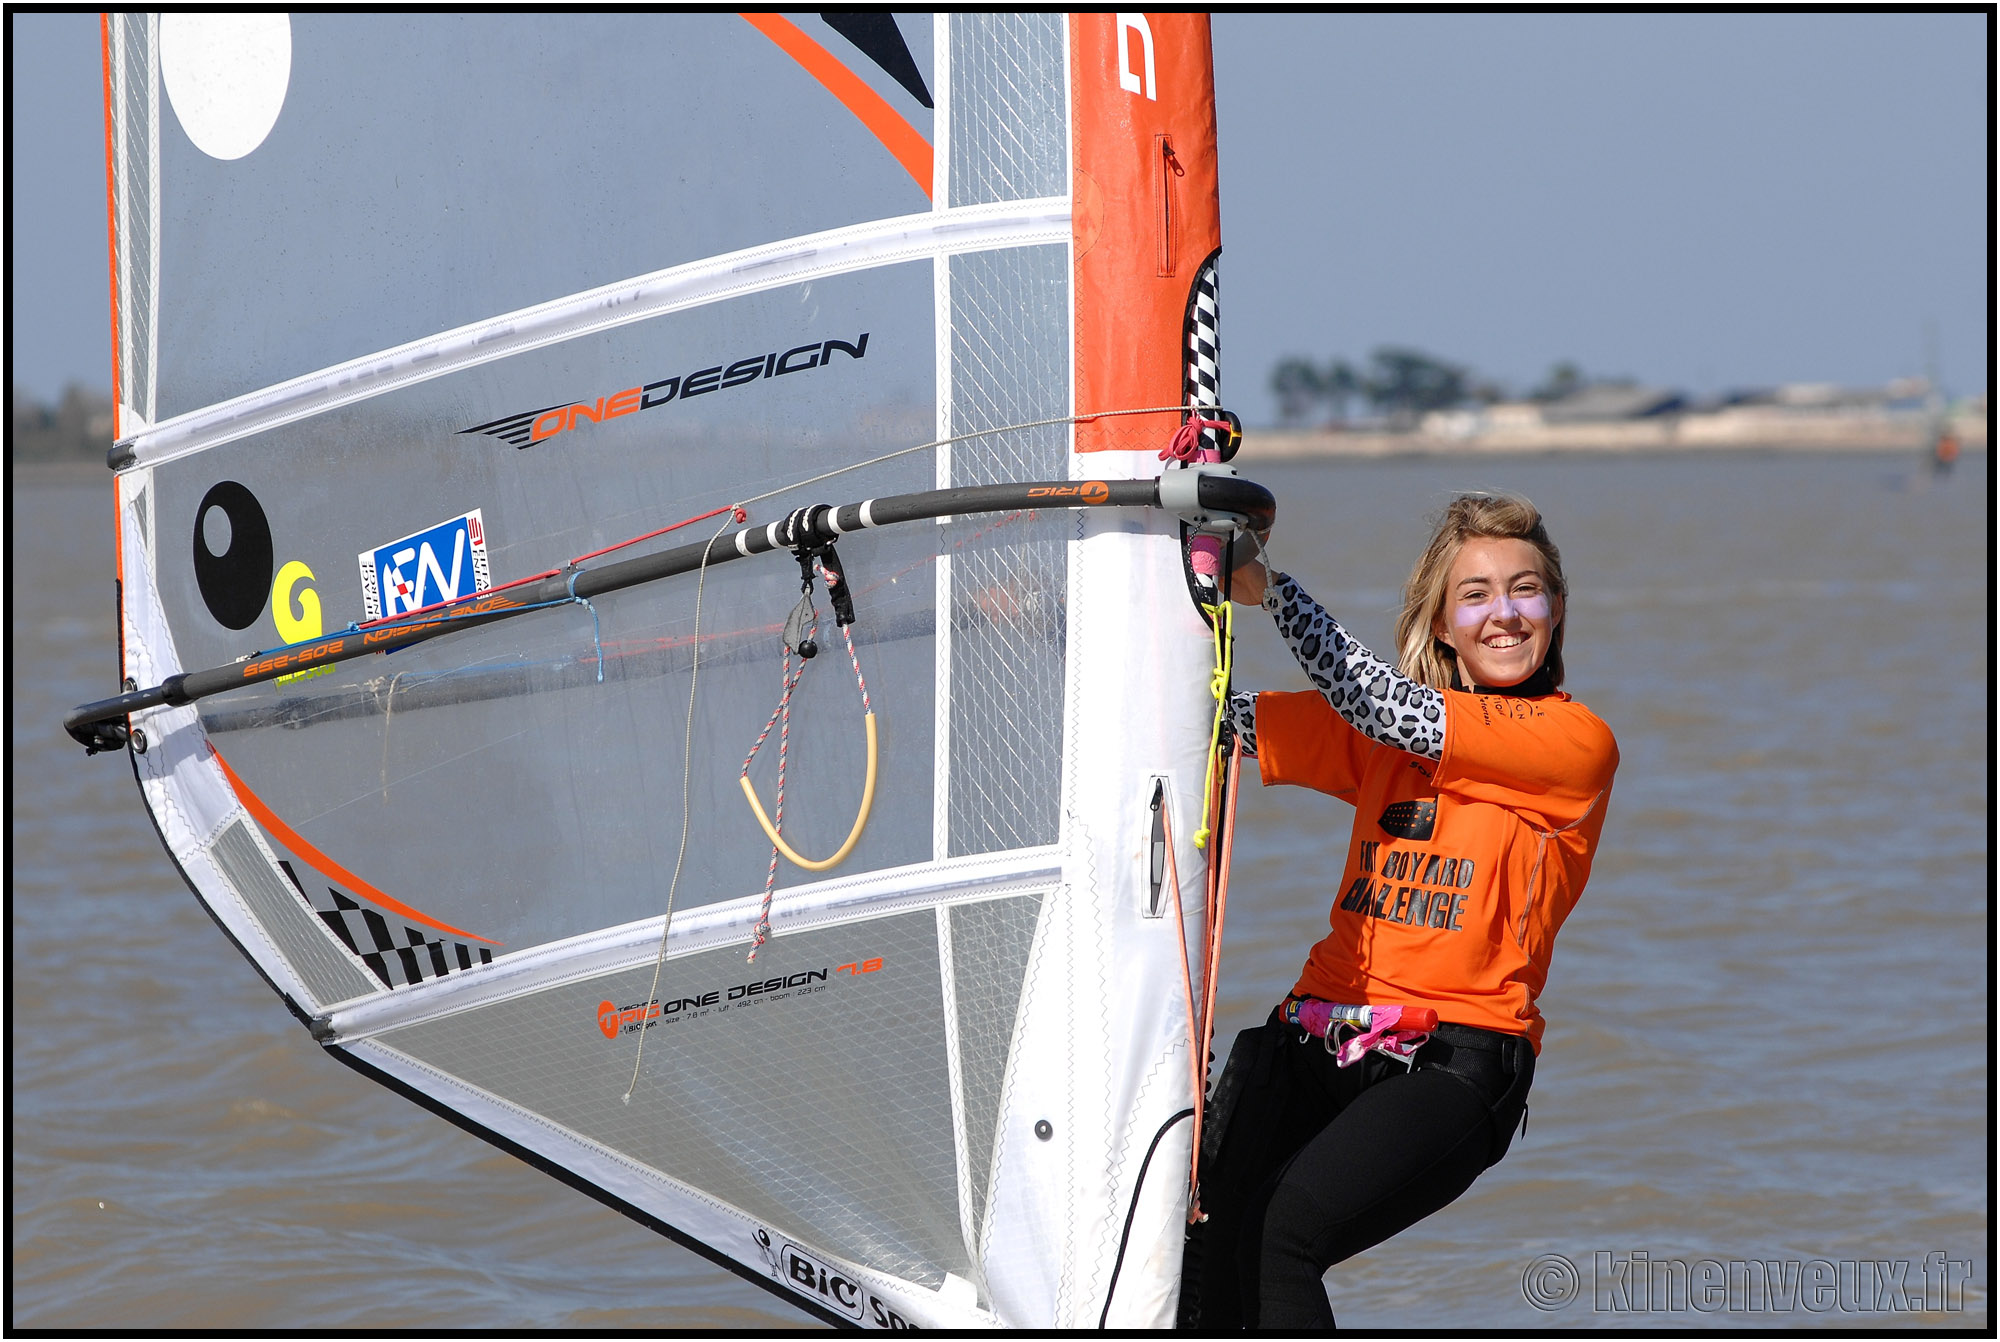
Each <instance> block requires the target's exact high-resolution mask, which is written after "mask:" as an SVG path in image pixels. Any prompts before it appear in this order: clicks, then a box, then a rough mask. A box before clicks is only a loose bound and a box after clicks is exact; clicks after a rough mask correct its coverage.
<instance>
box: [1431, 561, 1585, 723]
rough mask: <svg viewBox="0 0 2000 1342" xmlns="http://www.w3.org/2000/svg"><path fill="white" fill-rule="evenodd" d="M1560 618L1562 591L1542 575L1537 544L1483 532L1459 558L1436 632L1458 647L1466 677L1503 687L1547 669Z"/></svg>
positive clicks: (1461, 671) (1448, 587) (1449, 580)
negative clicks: (1553, 588) (1551, 587)
mask: <svg viewBox="0 0 2000 1342" xmlns="http://www.w3.org/2000/svg"><path fill="white" fill-rule="evenodd" d="M1562 617H1563V610H1562V598H1561V597H1559V596H1557V595H1556V594H1555V593H1554V592H1552V591H1550V590H1549V584H1548V582H1547V580H1546V579H1544V578H1543V577H1542V557H1541V555H1540V554H1538V553H1537V552H1536V550H1535V547H1534V546H1532V545H1530V544H1528V542H1526V541H1522V540H1498V539H1494V538H1492V537H1484V536H1481V537H1475V538H1473V539H1472V540H1469V541H1467V542H1466V543H1465V546H1464V548H1463V549H1461V550H1460V551H1459V552H1458V558H1457V559H1456V560H1455V561H1453V563H1452V566H1451V576H1450V577H1449V578H1448V579H1447V580H1446V584H1445V599H1444V613H1443V614H1442V615H1441V616H1440V617H1439V618H1438V621H1437V623H1436V624H1435V625H1434V626H1433V628H1432V632H1433V633H1435V634H1436V635H1437V636H1438V637H1439V638H1441V639H1443V640H1444V641H1445V642H1446V643H1449V644H1450V645H1451V648H1452V651H1454V652H1456V653H1457V654H1458V666H1459V674H1460V676H1461V677H1462V678H1464V679H1465V680H1466V681H1468V682H1469V683H1471V684H1475V685H1488V686H1491V687H1493V688H1494V689H1505V688H1506V687H1508V686H1510V685H1519V684H1520V683H1521V682H1522V681H1524V680H1526V679H1527V678H1528V677H1529V676H1532V675H1534V674H1535V672H1536V671H1538V670H1540V669H1541V665H1542V661H1543V659H1544V658H1546V657H1547V656H1548V655H1549V643H1550V642H1551V640H1553V639H1554V638H1555V632H1556V626H1557V625H1558V624H1561V623H1562Z"/></svg>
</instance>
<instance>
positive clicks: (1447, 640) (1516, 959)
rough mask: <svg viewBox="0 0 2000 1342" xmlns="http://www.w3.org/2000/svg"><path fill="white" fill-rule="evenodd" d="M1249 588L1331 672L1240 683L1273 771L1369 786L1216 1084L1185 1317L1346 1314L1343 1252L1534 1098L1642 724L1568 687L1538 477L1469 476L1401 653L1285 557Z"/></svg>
mask: <svg viewBox="0 0 2000 1342" xmlns="http://www.w3.org/2000/svg"><path fill="white" fill-rule="evenodd" d="M1231 594H1232V596H1234V598H1235V599H1236V600H1237V601H1239V602H1242V603H1245V604H1248V603H1250V602H1253V601H1261V602H1262V604H1263V606H1264V608H1265V609H1266V610H1269V611H1270V612H1271V613H1272V614H1273V615H1274V616H1275V617H1276V619H1277V622H1278V629H1279V632H1280V633H1281V634H1282V635H1283V636H1284V638H1285V640H1286V642H1288V643H1289V644H1290V645H1291V648H1292V652H1293V654H1294V655H1295V656H1296V657H1297V658H1298V659H1299V664H1300V665H1301V666H1303V667H1304V668H1305V671H1306V674H1307V676H1308V677H1310V678H1311V680H1312V682H1313V684H1314V685H1315V686H1317V687H1318V688H1317V689H1316V690H1311V691H1304V692H1301V693H1295V694H1280V693H1268V692H1267V693H1264V694H1255V695H1253V694H1238V695H1234V696H1232V698H1231V701H1230V705H1229V707H1230V721H1231V725H1232V727H1233V729H1234V731H1235V733H1236V735H1237V736H1238V737H1239V738H1240V739H1241V740H1242V743H1243V751H1244V754H1246V755H1255V756H1256V757H1257V761H1258V766H1259V770H1260V772H1261V775H1262V777H1263V781H1264V782H1265V783H1266V784H1267V785H1268V784H1272V783H1298V784H1302V785H1304V786H1307V787H1312V788H1317V789H1318V790H1320V791H1322V792H1329V793H1332V794H1333V795H1334V796H1337V797H1340V798H1341V799H1343V800H1345V801H1349V802H1352V803H1353V805H1354V807H1355V815H1354V834H1353V838H1352V840H1351V841H1350V843H1349V845H1348V851H1347V865H1346V867H1345V869H1344V870H1343V871H1342V872H1341V876H1340V882H1339V884H1338V885H1336V886H1331V887H1330V888H1329V893H1330V894H1331V895H1332V896H1333V909H1332V912H1331V914H1330V915H1329V921H1330V922H1331V925H1332V930H1331V931H1330V932H1329V933H1328V935H1327V936H1326V937H1325V938H1324V939H1323V940H1322V941H1320V942H1319V944H1318V945H1316V946H1314V947H1313V948H1312V952H1311V954H1310V955H1309V956H1308V957H1307V959H1306V964H1305V969H1304V972H1303V973H1301V975H1300V976H1299V980H1298V983H1297V985H1296V986H1295V987H1294V988H1293V989H1292V993H1291V996H1289V997H1287V998H1286V999H1285V1001H1284V1002H1283V1003H1282V1004H1281V1005H1280V1006H1279V1007H1278V1008H1277V1009H1276V1010H1275V1011H1273V1012H1272V1014H1271V1020H1270V1021H1269V1022H1268V1023H1267V1024H1266V1025H1264V1026H1262V1027H1261V1028H1259V1029H1255V1030H1246V1031H1244V1032H1243V1033H1242V1035H1240V1036H1239V1037H1238V1038H1237V1041H1236V1046H1235V1049H1234V1050H1233V1051H1232V1052H1231V1054H1230V1058H1229V1063H1228V1065H1227V1066H1226V1067H1225V1068H1224V1071H1223V1075H1222V1077H1221V1078H1220V1080H1219V1081H1218V1082H1217V1085H1216V1093H1215V1097H1214V1100H1213V1102H1212V1105H1213V1112H1214V1114H1215V1125H1214V1126H1215V1128H1216V1131H1215V1133H1214V1138H1215V1139H1214V1140H1213V1141H1206V1140H1205V1141H1204V1142H1203V1147H1204V1153H1203V1163H1202V1182H1201V1189H1200V1193H1201V1204H1202V1208H1203V1210H1204V1211H1205V1212H1206V1213H1207V1217H1208V1219H1207V1220H1206V1221H1205V1222H1204V1223H1203V1224H1201V1225H1199V1226H1197V1227H1196V1228H1195V1229H1194V1231H1193V1232H1192V1233H1191V1235H1190V1241H1189V1250H1188V1260H1187V1265H1186V1270H1185V1271H1184V1273H1183V1284H1182V1293H1183V1301H1182V1322H1183V1325H1184V1326H1188V1327H1195V1328H1199V1329H1201V1330H1203V1331H1215V1330H1219V1329H1225V1328H1235V1327H1246V1328H1266V1329H1285V1330H1292V1331H1305V1330H1309V1329H1321V1330H1323V1329H1327V1328H1331V1327H1332V1326H1333V1314H1332V1312H1331V1311H1330V1310H1329V1309H1328V1307H1327V1299H1326V1292H1325V1290H1324V1288H1323V1286H1322V1284H1321V1280H1320V1278H1321V1274H1323V1273H1324V1272H1325V1271H1326V1269H1327V1268H1328V1267H1330V1266H1332V1265H1333V1264H1335V1263H1338V1262H1340V1261H1341V1260H1343V1259H1345V1258H1349V1257H1351V1256H1353V1255H1354V1254H1357V1253H1360V1252H1361V1251H1362V1250H1364V1249H1367V1248H1369V1247H1370V1246H1372V1245H1375V1244H1379V1243H1380V1242H1382V1241H1383V1240H1385V1239H1387V1238H1389V1236H1391V1235H1394V1234H1395V1233H1397V1232H1398V1231H1400V1230H1402V1229H1404V1228H1405V1227H1407V1226H1410V1225H1412V1224H1414V1223H1415V1222H1417V1221H1419V1220H1421V1219H1423V1218H1424V1217H1426V1216H1428V1215H1430V1214H1431V1213H1432V1212H1434V1211H1436V1210H1438V1209H1439V1208H1440V1207H1443V1206H1444V1205H1445V1204H1446V1203H1449V1202H1451V1201H1452V1200H1453V1199H1454V1198H1456V1197H1458V1195H1459V1194H1461V1193H1463V1192H1464V1191H1465V1190H1466V1189H1467V1188H1468V1187H1470V1186H1471V1184H1472V1181H1473V1180H1474V1179H1475V1178H1477V1177H1478V1176H1479V1174H1480V1172H1481V1171H1483V1170H1484V1169H1486V1167H1487V1166H1489V1165H1492V1164H1493V1163H1495V1162H1496V1161H1498V1160H1499V1159H1500V1157H1501V1156H1503V1155H1504V1154H1506V1151H1507V1146H1508V1143H1509V1141H1510V1140H1511V1139H1512V1137H1513V1133H1514V1129H1515V1127H1516V1126H1517V1125H1520V1124H1523V1123H1524V1122H1525V1119H1526V1114H1527V1096H1528V1087H1529V1084H1530V1082H1531V1081H1532V1079H1533V1077H1534V1069H1535V1054H1536V1052H1537V1051H1538V1050H1539V1049H1540V1047H1541V1037H1542V1018H1541V1014H1540V1013H1539V1012H1538V1011H1537V1010H1536V1009H1535V996H1536V994H1537V993H1538V992H1539V991H1540V989H1541V987H1542V985H1543V984H1544V983H1545V982H1546V981H1547V976H1548V967H1549V955H1550V951H1551V950H1552V948H1553V943H1554V940H1555V935H1556V931H1557V929H1558V928H1560V927H1561V926H1562V922H1563V919H1564V918H1565V917H1566V916H1567V915H1568V913H1569V911H1570V909H1571V908H1572V907H1573V906H1574V905H1575V903H1576V900H1577V897H1578V896H1579V895H1580V894H1582V892H1583V885H1584V881H1585V880H1586V878H1587V877H1588V876H1589V874H1590V861H1591V856H1592V854H1593V852H1594V851H1595V849H1596V846H1597V837H1598V833H1599V831H1600V830H1601V829H1602V828H1603V825H1604V812H1605V803H1606V800H1607V798H1608V796H1609V793H1610V789H1611V775H1612V773H1613V771H1614V770H1615V769H1616V768H1617V767H1618V748H1617V745H1616V743H1615V742H1614V741H1613V740H1612V736H1611V731H1610V729H1609V728H1607V727H1606V726H1605V725H1604V724H1603V722H1601V721H1599V720H1598V718H1597V717H1596V716H1595V715H1594V714H1592V713H1591V712H1590V710H1588V709H1586V708H1585V707H1584V706H1583V705H1582V704H1579V703H1576V702H1575V701H1574V700H1572V699H1570V697H1569V696H1568V695H1566V694H1563V693H1561V690H1560V686H1561V685H1562V679H1563V663H1562V642H1563V639H1562V635H1563V616H1564V603H1565V598H1566V596H1567V588H1566V586H1565V584H1564V581H1563V573H1562V557H1561V555H1560V554H1559V553H1558V552H1557V550H1556V547H1555V546H1554V545H1553V544H1552V543H1551V542H1550V540H1549V537H1548V532H1547V530H1546V529H1545V528H1544V527H1543V525H1542V520H1541V516H1540V514H1539V513H1537V512H1536V511H1535V508H1534V506H1533V505H1532V504H1530V503H1528V502H1527V501H1526V500H1525V499H1519V498H1511V497H1504V496H1500V497H1496V496H1489V495H1465V496H1462V497H1460V498H1458V499H1455V500H1454V501H1453V502H1452V503H1451V505H1450V506H1449V507H1448V508H1447V509H1446V510H1445V511H1444V513H1443V515H1442V516H1441V517H1440V518H1439V519H1438V523H1437V527H1436V530H1435V532H1434V534H1433V535H1432V537H1431V542H1430V546H1429V548H1428V549H1426V550H1425V552H1424V555H1423V558H1422V559H1421V560H1419V561H1418V563H1417V566H1416V569H1415V571H1414V572H1412V573H1411V575H1410V581H1409V584H1408V586H1407V587H1406V588H1405V590H1404V598H1403V613H1402V616H1401V618H1400V619H1399V620H1398V621H1397V627H1396V640H1397V644H1398V647H1399V650H1400V662H1401V666H1400V669H1399V668H1397V667H1392V666H1389V665H1388V664H1386V663H1385V662H1383V661H1381V660H1379V659H1378V658H1377V657H1376V656H1375V655H1374V654H1373V653H1371V652H1370V651H1369V650H1368V649H1367V648H1365V647H1362V646H1361V645H1360V644H1359V643H1356V642H1355V641H1354V639H1353V638H1352V637H1350V636H1349V635H1348V633H1347V631H1346V630H1345V629H1343V628H1341V626H1340V624H1339V622H1338V621H1336V620H1335V619H1334V618H1333V617H1332V616H1331V615H1329V614H1327V613H1326V612H1325V611H1323V610H1322V609H1320V607H1319V606H1318V605H1317V604H1315V603H1314V601H1313V600H1312V598H1311V597H1309V596H1307V595H1306V594H1305V593H1304V592H1303V591H1301V590H1300V589H1299V586H1298V584H1297V583H1295V582H1294V581H1292V579H1291V578H1289V577H1287V576H1286V575H1284V574H1282V573H1272V574H1270V575H1269V576H1268V578H1267V576H1266V574H1265V572H1264V569H1263V567H1262V565H1261V564H1257V563H1252V564H1249V565H1247V566H1245V567H1244V568H1242V569H1241V570H1239V571H1238V573H1237V574H1236V576H1235V579H1234V584H1233V587H1232V593H1231ZM1324 1003H1338V1004H1342V1005H1352V1006H1358V1005H1368V1006H1370V1007H1373V1008H1376V1009H1377V1011H1378V1013H1380V1009H1381V1008H1385V1007H1401V1008H1405V1009H1410V1008H1414V1009H1416V1010H1417V1011H1422V1010H1423V1009H1430V1010H1434V1011H1435V1012H1436V1014H1437V1018H1438V1020H1439V1021H1440V1022H1441V1023H1440V1024H1438V1025H1437V1026H1436V1028H1435V1030H1434V1031H1433V1032H1432V1033H1430V1035H1429V1037H1428V1038H1427V1039H1423V1040H1422V1042H1421V1043H1420V1045H1419V1044H1418V1040H1419V1038H1421V1036H1417V1035H1403V1036H1395V1035H1390V1036H1386V1037H1383V1038H1380V1039H1379V1040H1374V1041H1371V1040H1368V1039H1365V1038H1364V1039H1360V1040H1355V1039H1351V1038H1348V1037H1345V1036H1346V1035H1351V1034H1352V1033H1353V1031H1352V1030H1351V1029H1349V1030H1347V1031H1345V1032H1344V1031H1343V1028H1342V1027H1341V1026H1340V1025H1338V1024H1336V1025H1334V1026H1333V1028H1332V1030H1331V1036H1332V1037H1331V1038H1315V1037H1312V1035H1311V1034H1309V1033H1308V1031H1309V1030H1312V1029H1315V1028H1317V1029H1322V1030H1323V1029H1325V1022H1326V1019H1327V1015H1328V1011H1327V1008H1326V1007H1325V1006H1324V1005H1322V1004H1324ZM1382 1014H1387V1013H1380V1014H1378V1017H1377V1021H1378V1023H1379V1021H1380V1018H1381V1015H1382ZM1406 1014H1410V1013H1408V1012H1406ZM1416 1019H1417V1020H1418V1021H1419V1022H1421V1019H1422V1018H1421V1017H1417V1018H1416ZM1336 1042H1339V1043H1345V1044H1347V1048H1346V1049H1345V1050H1343V1052H1344V1053H1345V1054H1346V1055H1349V1057H1348V1060H1346V1061H1343V1058H1342V1057H1341V1056H1337V1054H1336V1053H1335V1052H1334V1051H1331V1050H1332V1049H1333V1048H1334V1046H1335V1044H1336ZM1371 1043H1373V1044H1374V1045H1375V1047H1368V1045H1369V1044H1371ZM1413 1046H1415V1047H1414V1052H1411V1049H1412V1047H1413Z"/></svg>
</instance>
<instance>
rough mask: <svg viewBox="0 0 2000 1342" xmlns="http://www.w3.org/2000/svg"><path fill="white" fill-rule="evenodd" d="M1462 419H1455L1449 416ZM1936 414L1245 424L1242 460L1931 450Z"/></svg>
mask: <svg viewBox="0 0 2000 1342" xmlns="http://www.w3.org/2000/svg"><path fill="white" fill-rule="evenodd" d="M1948 423H1949V425H1950V427H1951V430H1952V432H1953V433H1955V434H1956V435H1957V436H1958V441H1959V448H1960V450H1961V451H1964V452H1984V451H1985V450H1986V416H1985V414H1984V413H1983V412H1980V413H1973V414H1959V415H1956V416H1953V417H1952V418H1951V419H1950V420H1949V421H1948ZM1449 427H1457V426H1449ZM1931 432H1932V429H1931V422H1930V421H1929V420H1928V419H1926V418H1924V417H1922V416H1920V415H1894V416H1891V415H1880V414H1873V415H1867V414H1864V415H1853V414H1839V413H1823V414H1809V413H1799V412H1797V411H1770V410H1764V409H1763V408H1761V407H1760V408H1756V409H1735V410H1724V411H1717V412H1713V413H1706V414H1686V415H1660V416H1657V417H1651V418H1646V419H1631V420H1612V421H1606V422H1600V423H1589V424H1511V423H1510V424H1504V425H1499V426H1482V425H1479V424H1478V423H1477V420H1476V419H1468V420H1467V421H1466V422H1465V424H1464V426H1463V429H1462V431H1448V430H1447V431H1439V430H1438V429H1436V428H1432V427H1431V422H1430V421H1427V423H1426V426H1425V428H1420V429H1416V430H1412V431H1408V432H1402V433H1389V432H1381V431H1372V430H1353V429H1336V428H1315V429H1246V430H1245V431H1244V434H1243V447H1242V449H1241V451H1240V452H1239V453H1238V454H1237V458H1236V459H1237V460H1239V461H1253V462H1254V461H1284V460H1291V459H1297V458H1304V457H1386V456H1490V455H1499V454H1542V453H1566V452H1587V453H1609V454H1618V453H1636V452H1911V453H1918V452H1928V451H1929V450H1930V447H1931Z"/></svg>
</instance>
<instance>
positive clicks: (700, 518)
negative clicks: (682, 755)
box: [356, 503, 750, 629]
mask: <svg viewBox="0 0 2000 1342" xmlns="http://www.w3.org/2000/svg"><path fill="white" fill-rule="evenodd" d="M727 512H734V513H735V514H736V520H737V521H738V522H747V521H749V520H750V514H749V512H748V511H746V510H745V509H744V508H743V507H742V506H741V505H740V504H735V503H726V504H724V505H723V506H722V507H720V508H711V509H709V510H708V511H707V512H705V513H697V514H696V515H695V516H693V517H684V518H682V519H681V520H680V521H678V522H675V523H674V524H673V525H672V526H664V527H661V528H660V529H659V530H658V531H649V532H647V533H646V534H645V535H643V536H634V537H633V538H632V539H631V540H628V541H619V542H618V543H617V544H616V545H607V546H605V547H604V548H603V549H602V550H592V551H591V552H590V553H589V554H587V555H578V556H577V557H576V558H574V559H572V560H570V561H569V563H567V564H564V565H563V566H562V567H561V568H552V569H550V570H548V571H547V572H546V573H531V574H529V575H528V576H527V577H525V578H516V579H514V581H512V582H503V583H501V584H500V585H499V586H498V587H488V588H486V589H485V591H483V592H481V593H479V595H481V596H485V595H487V594H488V593H492V592H504V591H506V590H507V589H508V588H510V587H522V586H525V585H526V584H528V583H531V582H540V581H541V580H542V579H544V578H554V577H557V576H559V575H561V574H562V573H564V572H567V571H568V570H570V569H573V568H575V567H576V566H577V565H578V564H581V563H582V562H583V561H584V560H586V559H596V558H597V557H598V556H599V555H608V554H610V553H611V552H612V551H613V550H622V549H624V548H625V547H626V546H628V545H637V544H638V543H639V542H640V541H649V540H651V539H653V537H655V536H664V535H666V534H667V533H668V532H669V531H679V530H680V529H681V528H682V527H685V526H692V525H693V524H694V523H696V522H706V521H707V520H708V519H709V518H711V517H720V516H722V515H723V514H724V513H727ZM464 599H465V598H464V597H453V598H451V600H449V601H433V602H432V603H431V604H430V605H428V606H419V607H417V608H416V609H415V610H406V611H404V612H403V613H402V614H400V615H384V616H382V617H381V618H380V619H375V620H369V621H367V622H366V623H364V624H361V625H357V626H356V628H360V629H372V628H374V627H375V626H376V625H378V624H388V623H389V622H390V621H392V620H407V619H409V618H410V617H411V616H412V615H422V614H423V613H424V612H426V611H432V610H440V609H442V608H444V607H446V606H451V605H456V604H457V603H458V602H460V601H463V600H464Z"/></svg>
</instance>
